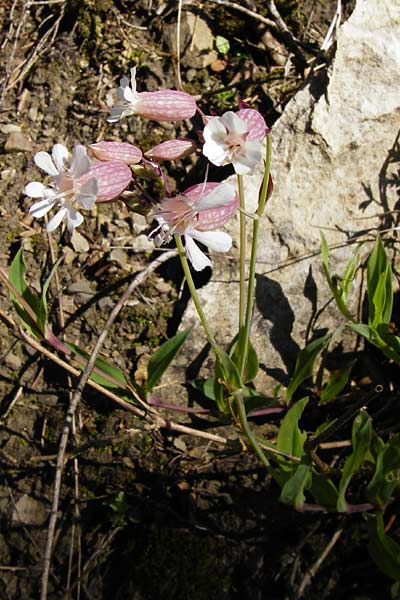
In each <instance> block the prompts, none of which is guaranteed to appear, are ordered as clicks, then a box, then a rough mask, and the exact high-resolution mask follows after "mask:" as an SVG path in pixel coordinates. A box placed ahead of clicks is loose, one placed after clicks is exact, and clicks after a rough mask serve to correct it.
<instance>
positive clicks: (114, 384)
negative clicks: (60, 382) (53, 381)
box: [66, 343, 128, 390]
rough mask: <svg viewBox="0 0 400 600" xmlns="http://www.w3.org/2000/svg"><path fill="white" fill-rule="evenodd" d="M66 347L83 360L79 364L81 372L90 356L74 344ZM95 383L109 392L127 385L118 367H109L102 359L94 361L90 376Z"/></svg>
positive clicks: (68, 344)
mask: <svg viewBox="0 0 400 600" xmlns="http://www.w3.org/2000/svg"><path fill="white" fill-rule="evenodd" d="M66 346H68V348H70V350H72V352H74V353H75V354H76V355H77V356H81V357H82V358H84V359H85V360H84V362H83V364H82V363H81V364H80V367H81V369H82V370H83V369H84V368H85V366H86V363H87V361H88V360H89V358H90V354H88V352H86V351H85V350H82V348H79V346H76V344H71V343H66ZM90 378H91V379H93V381H95V382H96V383H99V384H100V385H102V386H103V387H105V388H107V389H109V390H116V389H124V388H126V387H127V385H128V380H127V379H126V377H125V375H124V374H123V373H122V371H121V370H120V369H118V367H115V366H114V365H111V364H110V363H109V362H108V361H106V360H105V359H104V358H97V359H96V361H95V367H94V369H93V371H92V373H91V375H90Z"/></svg>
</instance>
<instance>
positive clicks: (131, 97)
mask: <svg viewBox="0 0 400 600" xmlns="http://www.w3.org/2000/svg"><path fill="white" fill-rule="evenodd" d="M124 100H125V101H126V102H129V104H133V103H134V102H135V100H136V94H135V92H133V91H132V90H131V88H130V87H126V88H124Z"/></svg>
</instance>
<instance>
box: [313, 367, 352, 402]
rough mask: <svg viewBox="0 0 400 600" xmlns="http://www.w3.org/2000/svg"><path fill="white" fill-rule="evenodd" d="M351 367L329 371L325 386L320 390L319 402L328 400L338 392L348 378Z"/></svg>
mask: <svg viewBox="0 0 400 600" xmlns="http://www.w3.org/2000/svg"><path fill="white" fill-rule="evenodd" d="M351 369H352V367H348V368H347V369H341V370H340V371H333V373H331V375H330V377H329V380H328V382H327V384H326V386H325V387H324V389H323V390H322V392H321V402H329V401H330V400H333V399H334V398H336V396H337V395H338V394H340V392H341V391H342V390H343V388H344V387H345V385H346V384H347V382H348V380H349V377H350V373H351Z"/></svg>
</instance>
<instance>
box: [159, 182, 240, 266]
mask: <svg viewBox="0 0 400 600" xmlns="http://www.w3.org/2000/svg"><path fill="white" fill-rule="evenodd" d="M237 206H238V197H237V194H236V192H235V189H234V188H233V187H232V186H231V185H230V184H229V183H215V182H212V183H206V184H204V185H203V184H199V185H195V186H193V187H191V188H189V189H187V190H186V191H185V192H184V193H183V194H181V195H179V196H174V197H173V198H165V199H164V200H163V201H162V202H161V205H160V210H159V212H158V213H157V214H156V215H155V216H156V219H157V221H158V223H159V225H158V227H157V228H156V229H155V230H154V231H153V232H152V233H151V234H150V235H151V236H152V237H153V238H154V243H155V245H156V246H161V245H162V244H163V243H166V242H169V241H170V239H171V238H172V236H173V235H183V237H184V239H185V252H186V255H187V257H188V259H189V260H190V262H191V263H192V265H193V267H194V269H195V270H196V271H201V270H203V269H204V268H205V267H209V266H211V261H210V259H209V258H208V256H206V255H205V254H204V252H203V251H202V250H200V248H199V247H198V246H197V244H196V243H195V241H194V240H197V241H198V242H200V243H201V244H204V245H205V246H207V247H208V248H211V250H215V251H217V252H227V251H228V250H230V248H231V246H232V238H231V236H230V235H228V234H227V233H224V232H223V231H215V229H216V227H219V226H220V225H223V224H224V223H226V221H228V219H230V217H231V216H232V215H233V214H234V212H235V211H236V209H237Z"/></svg>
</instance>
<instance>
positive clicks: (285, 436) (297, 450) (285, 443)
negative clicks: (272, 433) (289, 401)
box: [277, 398, 308, 458]
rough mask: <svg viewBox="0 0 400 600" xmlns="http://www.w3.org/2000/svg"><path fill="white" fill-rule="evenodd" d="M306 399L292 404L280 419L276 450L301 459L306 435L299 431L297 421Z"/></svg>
mask: <svg viewBox="0 0 400 600" xmlns="http://www.w3.org/2000/svg"><path fill="white" fill-rule="evenodd" d="M307 402H308V398H302V399H301V400H299V401H298V402H296V404H294V405H293V406H292V407H291V408H290V409H289V410H288V412H287V414H286V415H285V417H284V418H283V419H282V422H281V426H280V428H279V433H278V440H277V449H278V450H279V451H280V452H284V453H285V454H290V455H292V456H297V457H299V458H301V456H302V455H303V447H304V442H305V441H306V439H307V434H306V433H305V432H304V431H300V429H299V420H300V417H301V415H302V413H303V410H304V408H305V407H306V405H307Z"/></svg>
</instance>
